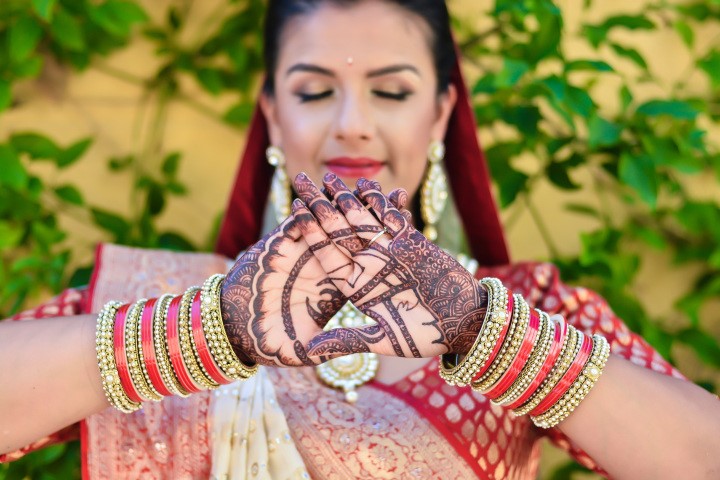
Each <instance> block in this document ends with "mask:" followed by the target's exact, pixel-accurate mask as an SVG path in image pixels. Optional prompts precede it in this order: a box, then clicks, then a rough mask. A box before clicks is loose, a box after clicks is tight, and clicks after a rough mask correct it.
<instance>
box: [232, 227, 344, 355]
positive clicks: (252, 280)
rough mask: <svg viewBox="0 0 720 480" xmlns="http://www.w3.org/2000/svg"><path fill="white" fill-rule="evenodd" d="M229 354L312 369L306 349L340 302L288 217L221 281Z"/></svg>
mask: <svg viewBox="0 0 720 480" xmlns="http://www.w3.org/2000/svg"><path fill="white" fill-rule="evenodd" d="M221 299H222V312H223V321H224V324H225V328H226V331H227V333H228V337H229V339H230V341H231V343H232V344H233V347H234V349H235V351H237V352H239V353H240V355H241V356H242V354H244V355H245V356H246V357H247V358H246V359H245V360H246V361H247V360H250V361H252V362H256V363H260V364H264V365H280V366H296V365H315V364H317V363H319V359H317V358H312V357H310V356H308V354H307V350H306V346H307V344H308V343H309V342H310V341H311V340H312V339H313V338H314V337H315V336H317V335H318V334H320V333H321V332H322V328H323V327H324V326H325V324H326V323H327V321H328V320H329V319H330V318H332V316H333V315H334V314H335V313H336V312H337V311H338V310H339V309H340V307H342V305H343V304H344V303H345V301H346V299H345V297H344V296H343V295H342V294H341V293H340V292H339V291H338V289H337V288H336V287H335V286H334V285H333V283H332V282H331V281H330V280H329V279H328V276H327V274H326V273H325V271H324V270H323V268H322V267H321V265H320V264H319V262H318V260H317V259H316V258H315V257H314V255H313V254H312V252H311V251H310V249H309V248H308V244H307V243H306V242H305V241H304V240H303V239H302V237H301V235H300V233H299V230H298V229H297V226H296V225H295V223H294V221H293V220H292V218H290V219H288V220H286V221H285V222H283V223H282V224H281V225H280V226H278V227H277V228H276V229H275V230H273V231H272V232H270V233H269V234H267V235H266V236H265V237H264V238H263V239H261V240H260V241H259V242H257V243H256V244H255V245H253V246H252V247H250V248H249V249H248V250H247V251H246V252H245V253H244V254H243V255H242V256H241V257H240V258H239V259H238V260H237V262H236V263H235V265H234V266H233V268H232V269H231V270H230V272H229V273H228V275H227V278H226V279H225V282H224V283H223V287H222V292H221Z"/></svg>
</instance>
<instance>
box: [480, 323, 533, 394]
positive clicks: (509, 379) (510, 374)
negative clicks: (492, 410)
mask: <svg viewBox="0 0 720 480" xmlns="http://www.w3.org/2000/svg"><path fill="white" fill-rule="evenodd" d="M539 330H540V315H538V313H537V312H536V311H535V310H534V309H533V310H531V311H530V321H529V323H528V328H527V331H526V332H525V337H524V338H523V342H522V344H521V345H520V349H519V350H518V353H517V354H516V355H515V358H514V359H513V361H512V363H511V364H510V366H509V367H508V369H507V370H506V371H505V373H504V374H503V376H502V377H501V378H500V380H499V381H498V382H497V383H496V384H495V386H494V387H492V388H491V389H490V390H488V391H487V392H486V393H485V396H486V397H488V398H490V399H494V398H497V397H499V396H500V395H502V394H503V393H504V392H505V390H507V389H508V388H510V385H512V384H513V383H514V382H515V380H517V378H518V376H519V375H520V372H521V371H522V369H523V367H525V364H526V363H527V361H528V359H529V358H530V353H531V352H532V349H533V346H534V345H535V339H536V338H537V336H538V331H539Z"/></svg>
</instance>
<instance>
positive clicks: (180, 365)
mask: <svg viewBox="0 0 720 480" xmlns="http://www.w3.org/2000/svg"><path fill="white" fill-rule="evenodd" d="M182 297H183V296H182V295H178V296H177V297H175V298H173V299H172V301H171V302H170V306H169V307H168V314H167V339H168V353H169V354H170V363H172V366H173V370H174V371H175V376H176V377H177V379H178V382H180V385H181V386H182V387H183V388H184V389H185V391H186V392H188V393H197V392H202V389H201V388H200V387H199V386H197V385H196V384H195V382H194V381H193V380H192V377H191V376H190V372H189V371H188V369H187V367H186V366H185V361H184V360H183V357H182V350H181V349H180V335H179V333H180V332H179V322H180V302H181V301H182Z"/></svg>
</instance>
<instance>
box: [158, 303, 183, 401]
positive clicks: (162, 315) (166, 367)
mask: <svg viewBox="0 0 720 480" xmlns="http://www.w3.org/2000/svg"><path fill="white" fill-rule="evenodd" d="M172 299H173V296H172V295H163V296H162V297H160V299H159V300H158V303H157V307H156V308H155V315H154V316H153V326H152V327H153V328H152V330H153V346H154V348H155V360H156V362H157V366H158V370H160V378H162V381H163V383H164V384H165V387H166V388H167V389H168V390H169V391H170V392H172V394H173V395H179V396H181V397H187V396H188V395H189V393H188V392H186V391H185V389H184V388H183V387H182V385H180V381H179V380H178V379H177V377H176V376H175V372H174V370H173V368H172V363H171V362H170V353H169V347H168V344H167V315H168V307H170V302H171V301H172Z"/></svg>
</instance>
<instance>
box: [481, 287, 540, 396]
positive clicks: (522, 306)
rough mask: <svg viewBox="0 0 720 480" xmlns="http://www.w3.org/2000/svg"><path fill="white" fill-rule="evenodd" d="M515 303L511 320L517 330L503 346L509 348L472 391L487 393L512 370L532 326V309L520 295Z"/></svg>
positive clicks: (516, 296)
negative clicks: (514, 360)
mask: <svg viewBox="0 0 720 480" xmlns="http://www.w3.org/2000/svg"><path fill="white" fill-rule="evenodd" d="M513 302H514V303H513V316H512V320H511V321H512V322H513V323H514V324H515V325H514V326H515V329H514V330H513V332H512V334H513V335H512V336H511V337H508V338H506V339H505V343H506V345H503V347H505V346H507V348H505V349H503V348H501V352H500V353H501V354H502V356H501V357H500V356H499V357H498V359H497V360H496V361H495V365H493V366H491V368H490V369H489V370H488V371H487V372H485V374H484V375H483V376H482V377H480V378H479V379H478V380H477V381H476V382H474V383H473V384H472V385H471V386H472V389H473V390H475V391H476V392H481V393H485V392H487V391H489V390H491V389H492V388H493V387H494V386H495V385H496V384H497V382H499V381H500V379H501V378H502V376H503V375H504V374H505V372H506V371H507V370H508V368H510V365H511V364H512V362H513V359H514V358H515V356H516V355H517V353H518V351H519V350H520V346H521V345H522V342H523V338H525V334H526V332H527V329H528V327H529V324H530V307H529V306H528V304H527V302H526V301H525V299H524V298H523V297H522V295H520V294H515V295H514V296H513Z"/></svg>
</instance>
